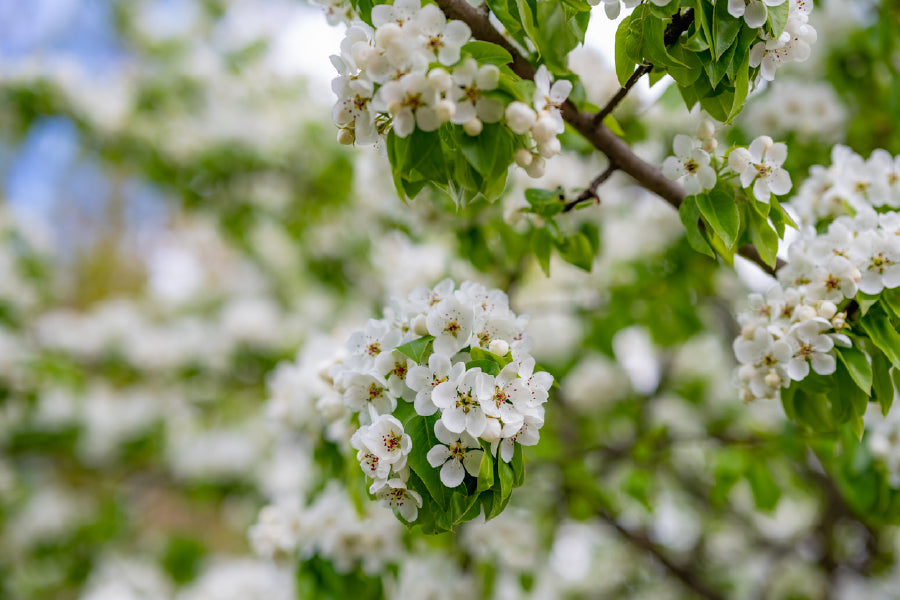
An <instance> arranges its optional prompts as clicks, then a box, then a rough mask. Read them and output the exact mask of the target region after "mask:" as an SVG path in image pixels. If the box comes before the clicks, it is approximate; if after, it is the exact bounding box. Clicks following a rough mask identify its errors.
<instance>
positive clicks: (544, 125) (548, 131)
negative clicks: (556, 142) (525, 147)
mask: <svg viewBox="0 0 900 600" xmlns="http://www.w3.org/2000/svg"><path fill="white" fill-rule="evenodd" d="M531 135H532V136H534V141H536V142H537V143H539V144H540V143H541V142H546V141H548V140H550V139H551V138H554V137H556V122H555V121H554V120H553V118H552V117H551V116H550V113H548V112H546V111H544V113H543V114H542V115H541V116H540V117H538V120H537V121H535V123H534V125H533V126H532V127H531Z"/></svg>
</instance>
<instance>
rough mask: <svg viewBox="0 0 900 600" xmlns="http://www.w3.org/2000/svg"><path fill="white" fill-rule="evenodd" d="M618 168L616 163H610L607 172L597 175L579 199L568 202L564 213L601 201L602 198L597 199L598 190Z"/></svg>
mask: <svg viewBox="0 0 900 600" xmlns="http://www.w3.org/2000/svg"><path fill="white" fill-rule="evenodd" d="M617 168H618V167H616V163H609V166H608V167H606V170H605V171H603V172H602V173H600V174H599V175H597V177H596V178H595V179H594V180H593V181H592V182H591V185H589V186H588V188H587V189H586V190H584V191H583V192H581V194H580V195H579V196H578V197H577V198H575V199H574V200H571V201H569V202H567V203H566V206H565V208H563V210H562V211H563V212H569V211H570V210H572V209H573V208H575V207H576V206H578V205H579V204H583V203H585V202H589V201H591V200H599V199H600V198H598V197H597V188H598V187H600V185H602V184H603V182H604V181H606V180H607V179H609V178H610V176H611V175H612V174H613V173H614V172H615V170H616V169H617Z"/></svg>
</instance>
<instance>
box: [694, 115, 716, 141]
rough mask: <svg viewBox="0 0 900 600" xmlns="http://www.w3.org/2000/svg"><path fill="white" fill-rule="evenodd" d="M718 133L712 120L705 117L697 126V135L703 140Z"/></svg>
mask: <svg viewBox="0 0 900 600" xmlns="http://www.w3.org/2000/svg"><path fill="white" fill-rule="evenodd" d="M714 135H716V127H715V125H713V124H712V121H707V120H706V119H704V120H703V121H700V126H699V127H697V137H698V138H700V139H701V140H709V139H712V137H713V136H714Z"/></svg>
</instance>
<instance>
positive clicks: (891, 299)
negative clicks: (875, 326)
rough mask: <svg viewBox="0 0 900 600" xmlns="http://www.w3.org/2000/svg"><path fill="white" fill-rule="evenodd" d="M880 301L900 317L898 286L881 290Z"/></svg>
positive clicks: (899, 292)
mask: <svg viewBox="0 0 900 600" xmlns="http://www.w3.org/2000/svg"><path fill="white" fill-rule="evenodd" d="M881 303H882V304H883V305H884V306H885V307H886V308H888V309H890V310H891V311H892V312H893V313H894V314H895V315H897V318H898V319H900V288H894V289H887V288H885V289H884V290H882V291H881Z"/></svg>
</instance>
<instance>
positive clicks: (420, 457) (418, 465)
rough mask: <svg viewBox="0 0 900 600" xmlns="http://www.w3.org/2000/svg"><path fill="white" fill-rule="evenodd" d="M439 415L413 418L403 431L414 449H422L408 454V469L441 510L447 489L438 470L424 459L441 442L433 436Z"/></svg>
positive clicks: (444, 504) (446, 503)
mask: <svg viewBox="0 0 900 600" xmlns="http://www.w3.org/2000/svg"><path fill="white" fill-rule="evenodd" d="M438 418H439V415H431V416H430V417H421V416H418V415H416V416H413V417H412V418H410V419H409V420H408V421H407V422H406V423H404V429H405V431H406V433H408V434H409V437H410V438H412V443H413V447H414V448H424V449H425V450H424V451H423V452H410V453H409V455H408V458H407V461H408V464H409V468H410V469H412V470H413V471H414V472H415V474H416V475H417V476H418V477H419V479H421V480H422V483H423V484H424V485H425V488H426V489H427V490H428V494H429V495H430V496H431V497H432V498H433V499H434V501H435V502H436V503H437V504H438V506H440V507H441V508H442V509H445V510H446V509H447V507H448V502H449V498H448V494H447V491H448V490H447V488H446V487H444V484H443V483H441V477H440V468H435V467H432V466H431V465H430V464H428V460H427V459H426V458H425V456H426V454H427V453H428V451H429V450H431V449H432V448H433V447H435V446H437V445H439V444H440V443H441V442H440V441H439V440H438V439H437V436H435V435H434V423H435V422H436V421H437V420H438Z"/></svg>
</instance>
